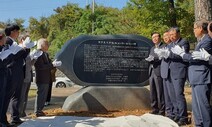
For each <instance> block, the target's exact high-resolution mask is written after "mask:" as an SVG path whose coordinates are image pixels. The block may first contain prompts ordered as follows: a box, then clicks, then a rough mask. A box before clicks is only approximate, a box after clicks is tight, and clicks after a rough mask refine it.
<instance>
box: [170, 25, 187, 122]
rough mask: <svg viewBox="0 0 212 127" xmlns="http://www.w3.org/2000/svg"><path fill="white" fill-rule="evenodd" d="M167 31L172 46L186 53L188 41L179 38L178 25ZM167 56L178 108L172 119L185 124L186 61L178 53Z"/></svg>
mask: <svg viewBox="0 0 212 127" xmlns="http://www.w3.org/2000/svg"><path fill="white" fill-rule="evenodd" d="M169 33H170V39H171V41H172V47H174V46H175V45H178V46H180V47H182V48H184V49H185V52H186V53H189V50H190V46H189V43H188V41H186V40H185V39H183V38H181V36H180V29H179V28H178V27H172V28H170V30H169ZM169 58H170V59H171V63H170V76H171V81H172V83H173V86H174V90H175V96H176V101H177V109H178V112H177V116H175V119H174V120H175V121H176V122H177V123H178V124H179V125H185V124H187V123H188V113H187V104H186V99H185V95H184V86H185V81H186V78H187V68H188V63H186V62H184V61H183V60H182V58H181V57H180V56H179V55H176V54H173V53H172V52H171V53H170V56H169Z"/></svg>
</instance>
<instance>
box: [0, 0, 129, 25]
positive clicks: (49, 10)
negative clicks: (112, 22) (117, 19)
mask: <svg viewBox="0 0 212 127" xmlns="http://www.w3.org/2000/svg"><path fill="white" fill-rule="evenodd" d="M127 1H129V0H95V2H96V4H97V5H103V6H106V7H115V8H119V9H121V8H122V7H124V6H126V3H127ZM67 3H75V4H78V5H79V6H80V7H82V8H84V7H85V6H86V4H91V3H92V0H0V21H1V22H6V21H8V19H11V20H13V19H14V18H22V19H24V20H25V23H24V26H27V25H28V24H29V23H28V19H29V18H30V17H34V18H38V19H39V17H41V16H44V17H48V16H50V15H51V14H54V11H53V10H54V9H55V8H57V7H61V6H63V5H66V4H67Z"/></svg>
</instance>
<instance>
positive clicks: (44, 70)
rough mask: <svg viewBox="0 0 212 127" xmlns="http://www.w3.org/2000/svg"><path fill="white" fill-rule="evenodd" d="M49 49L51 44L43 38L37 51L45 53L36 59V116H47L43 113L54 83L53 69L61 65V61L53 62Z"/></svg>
mask: <svg viewBox="0 0 212 127" xmlns="http://www.w3.org/2000/svg"><path fill="white" fill-rule="evenodd" d="M48 49H49V43H48V41H47V39H45V38H41V39H39V40H38V42H37V50H38V51H42V52H43V53H42V54H41V55H39V57H38V58H36V62H35V64H34V66H35V72H36V79H35V82H36V85H37V89H38V90H37V96H36V100H35V115H36V116H37V117H39V116H45V113H44V112H43V111H42V110H43V108H44V104H45V101H46V98H47V95H48V89H49V84H50V83H51V82H52V79H51V69H52V68H53V67H56V66H60V65H61V61H54V62H53V63H52V62H51V60H50V58H49V54H48V53H47V51H48Z"/></svg>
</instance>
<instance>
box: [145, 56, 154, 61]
mask: <svg viewBox="0 0 212 127" xmlns="http://www.w3.org/2000/svg"><path fill="white" fill-rule="evenodd" d="M145 60H146V61H148V62H151V61H153V60H154V56H152V55H149V57H147V58H145Z"/></svg>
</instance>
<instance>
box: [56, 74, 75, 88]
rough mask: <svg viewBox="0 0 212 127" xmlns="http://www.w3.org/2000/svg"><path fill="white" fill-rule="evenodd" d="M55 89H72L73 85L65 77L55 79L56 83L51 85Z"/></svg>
mask: <svg viewBox="0 0 212 127" xmlns="http://www.w3.org/2000/svg"><path fill="white" fill-rule="evenodd" d="M53 85H54V87H56V88H66V87H72V86H74V85H75V84H74V83H73V82H72V81H71V80H70V79H69V78H67V77H56V81H55V82H54V83H53Z"/></svg>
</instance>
